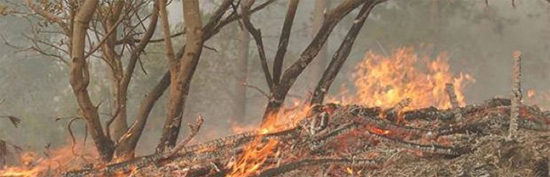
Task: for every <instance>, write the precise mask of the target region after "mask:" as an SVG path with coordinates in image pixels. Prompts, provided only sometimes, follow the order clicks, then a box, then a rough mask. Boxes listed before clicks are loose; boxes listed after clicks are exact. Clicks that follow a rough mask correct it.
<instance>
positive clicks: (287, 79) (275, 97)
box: [263, 0, 384, 123]
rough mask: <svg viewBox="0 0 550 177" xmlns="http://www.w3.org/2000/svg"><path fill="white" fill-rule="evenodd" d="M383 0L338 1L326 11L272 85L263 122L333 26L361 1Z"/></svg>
mask: <svg viewBox="0 0 550 177" xmlns="http://www.w3.org/2000/svg"><path fill="white" fill-rule="evenodd" d="M383 1H384V0H370V1H367V0H347V1H344V2H342V3H340V4H339V5H338V6H337V7H336V8H334V9H332V10H330V11H329V12H327V15H326V18H325V19H324V21H323V25H321V28H320V29H319V32H317V34H316V35H315V38H313V40H312V41H311V42H310V43H309V45H308V46H307V47H306V49H305V50H304V51H303V52H302V54H301V55H300V58H299V59H298V60H297V61H296V62H294V63H293V64H292V66H290V67H289V68H288V69H287V70H285V72H284V73H283V75H282V77H281V81H280V83H279V84H278V85H276V86H274V88H273V90H272V93H271V96H272V97H271V98H270V99H269V102H268V103H267V106H266V110H265V112H264V116H263V122H264V123H265V122H266V120H267V118H269V117H271V116H273V115H276V114H277V113H278V112H279V110H280V109H281V107H282V106H283V103H284V101H285V98H286V95H287V94H288V91H289V90H290V88H291V87H292V85H294V82H296V79H297V78H298V76H300V74H302V72H303V71H304V69H305V68H306V67H307V66H308V65H309V63H311V61H313V59H314V58H315V57H316V56H317V54H319V51H320V50H321V48H322V47H323V45H324V44H325V42H326V41H327V40H328V37H329V36H330V34H331V33H332V30H333V29H334V27H335V26H336V25H337V24H338V22H340V21H341V20H342V18H343V17H344V16H346V15H347V14H348V13H349V12H351V11H352V10H353V9H355V8H357V7H359V6H360V5H361V4H363V3H366V2H368V3H373V2H376V3H378V2H383Z"/></svg>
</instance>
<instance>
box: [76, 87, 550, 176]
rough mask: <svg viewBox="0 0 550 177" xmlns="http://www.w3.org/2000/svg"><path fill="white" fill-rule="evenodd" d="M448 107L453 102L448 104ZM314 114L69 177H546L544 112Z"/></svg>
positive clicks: (499, 104) (333, 109)
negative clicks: (513, 116)
mask: <svg viewBox="0 0 550 177" xmlns="http://www.w3.org/2000/svg"><path fill="white" fill-rule="evenodd" d="M451 100H452V99H451ZM407 102H410V100H408V99H405V100H403V102H401V103H400V104H398V105H396V106H395V107H394V108H391V109H381V108H378V107H364V106H360V105H338V104H326V105H318V106H314V107H312V108H311V109H309V111H308V112H307V114H304V117H303V118H302V119H301V120H299V121H296V122H293V123H287V124H283V125H279V126H276V127H275V128H273V129H270V130H262V129H260V130H257V131H251V132H246V133H242V134H237V135H232V136H229V137H225V138H221V139H217V140H214V141H210V142H205V143H199V144H195V145H189V146H186V147H183V148H181V149H180V150H178V151H177V152H174V151H171V152H170V153H158V154H153V155H150V156H144V157H140V158H136V159H134V160H132V161H127V162H121V163H116V164H111V165H107V166H104V167H101V168H90V169H84V170H80V171H71V172H67V173H66V174H65V175H67V176H83V175H115V174H125V175H130V176H158V175H161V176H548V159H547V157H548V155H550V154H549V153H550V147H549V146H550V143H549V142H550V141H549V140H550V133H548V131H549V130H550V125H549V124H550V112H543V111H541V110H540V109H539V108H538V107H536V106H525V105H520V106H519V117H518V118H519V119H518V127H519V130H518V131H517V132H516V133H517V135H516V136H514V138H513V139H509V138H507V136H508V132H509V123H510V110H511V109H510V108H511V105H512V104H511V100H510V99H501V98H494V99H491V100H487V101H485V102H484V103H482V104H477V105H468V106H465V107H458V106H453V108H450V109H437V108H435V107H429V108H423V109H416V110H409V111H401V110H400V109H401V108H402V107H403V105H406V104H407Z"/></svg>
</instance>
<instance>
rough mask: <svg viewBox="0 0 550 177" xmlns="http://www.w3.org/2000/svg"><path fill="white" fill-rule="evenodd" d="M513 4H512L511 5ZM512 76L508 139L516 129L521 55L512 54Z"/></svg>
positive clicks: (512, 136) (519, 98)
mask: <svg viewBox="0 0 550 177" xmlns="http://www.w3.org/2000/svg"><path fill="white" fill-rule="evenodd" d="M512 4H513V3H512ZM513 70H514V71H513V76H512V107H511V108H510V130H509V134H508V139H513V138H514V137H515V136H516V131H517V129H518V117H519V107H520V105H521V99H522V98H521V78H520V77H521V53H520V52H519V51H515V52H514V69H513Z"/></svg>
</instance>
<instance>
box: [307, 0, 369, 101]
mask: <svg viewBox="0 0 550 177" xmlns="http://www.w3.org/2000/svg"><path fill="white" fill-rule="evenodd" d="M375 5H376V3H374V2H373V1H371V2H367V3H365V4H364V5H363V7H362V8H361V10H360V11H359V14H357V17H355V20H354V22H353V25H352V26H351V28H350V29H349V31H348V33H347V34H346V37H345V38H344V41H342V44H340V47H338V50H337V51H336V52H335V53H334V56H333V57H332V60H331V61H330V63H329V65H328V68H327V69H326V70H325V72H324V73H323V76H322V77H321V79H320V80H319V82H318V83H317V87H316V88H315V91H314V92H313V98H312V99H311V104H322V103H323V99H324V98H325V95H326V93H327V92H328V91H329V89H330V85H332V82H333V81H334V79H335V78H336V76H337V75H338V73H339V72H340V69H341V68H342V66H343V65H344V63H345V62H346V59H347V58H348V56H349V54H350V52H351V48H352V47H353V44H354V43H355V39H356V38H357V35H358V34H359V31H361V28H363V24H365V20H366V19H367V17H368V16H369V14H370V11H371V10H372V8H374V6H375Z"/></svg>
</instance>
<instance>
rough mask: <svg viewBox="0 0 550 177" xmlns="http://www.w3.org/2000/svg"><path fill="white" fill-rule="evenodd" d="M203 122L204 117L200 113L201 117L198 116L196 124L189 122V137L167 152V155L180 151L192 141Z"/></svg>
mask: <svg viewBox="0 0 550 177" xmlns="http://www.w3.org/2000/svg"><path fill="white" fill-rule="evenodd" d="M203 122H204V118H202V116H201V115H199V117H198V118H197V122H196V123H195V124H194V125H191V124H189V125H188V126H189V135H187V137H186V138H185V139H184V140H183V141H181V142H180V143H178V145H176V147H174V148H173V149H172V150H171V151H172V152H169V153H168V154H167V157H169V156H173V155H174V154H176V153H178V151H180V150H182V149H183V148H184V147H185V146H186V145H187V143H189V141H191V140H192V139H193V138H194V137H195V135H197V133H198V132H199V130H200V128H201V126H202V123H203Z"/></svg>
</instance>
